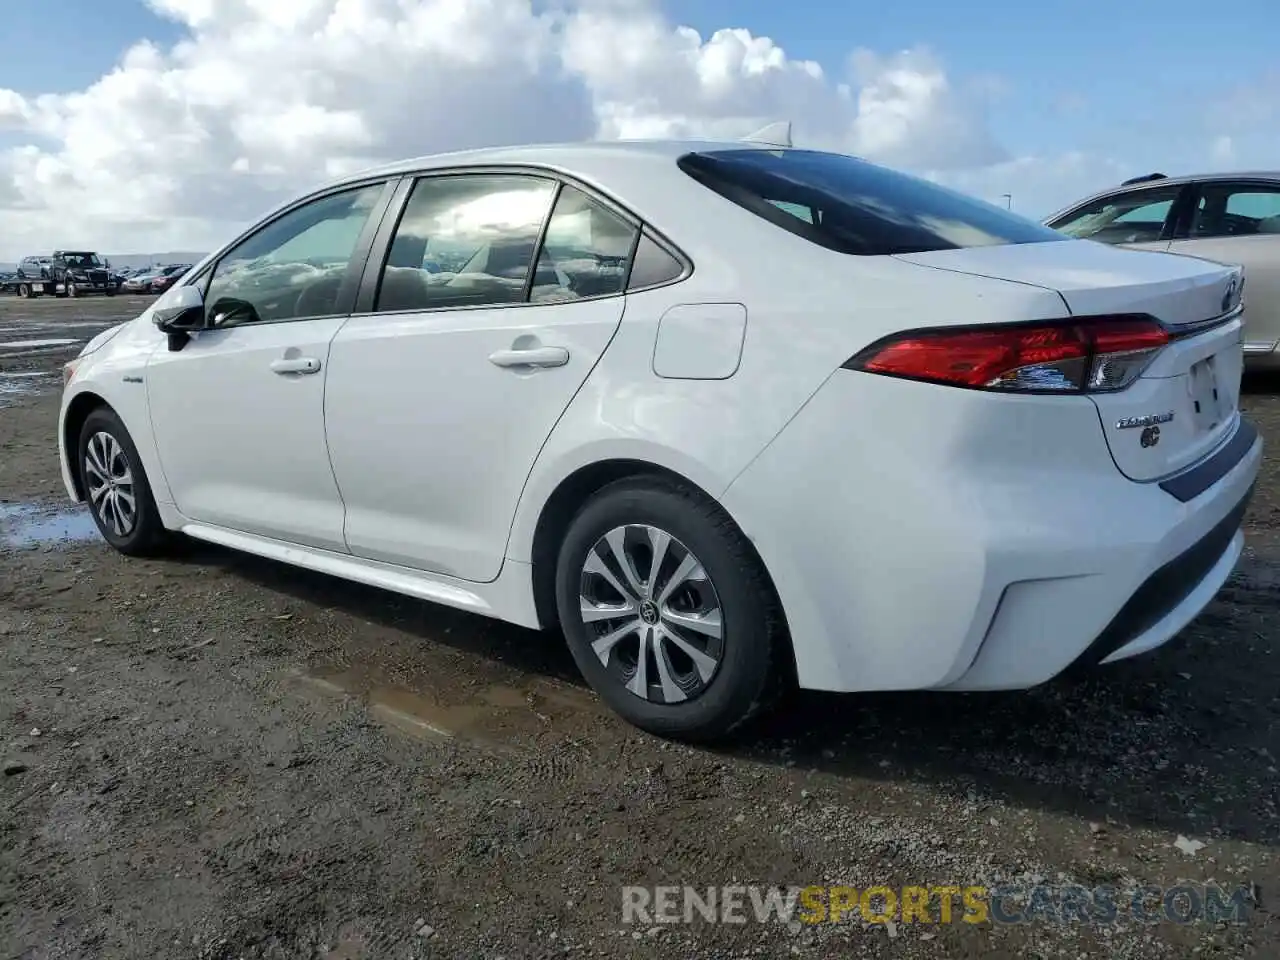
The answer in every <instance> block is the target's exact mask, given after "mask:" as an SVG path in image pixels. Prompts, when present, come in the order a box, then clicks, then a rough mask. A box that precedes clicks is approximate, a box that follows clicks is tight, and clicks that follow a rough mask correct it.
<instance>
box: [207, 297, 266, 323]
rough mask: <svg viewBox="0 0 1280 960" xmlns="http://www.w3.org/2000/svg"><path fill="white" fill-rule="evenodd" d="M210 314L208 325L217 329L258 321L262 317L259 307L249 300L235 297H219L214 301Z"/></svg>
mask: <svg viewBox="0 0 1280 960" xmlns="http://www.w3.org/2000/svg"><path fill="white" fill-rule="evenodd" d="M209 314H210V316H209V323H208V326H209V327H212V328H217V329H221V328H222V327H235V326H239V325H240V324H242V323H257V322H258V321H260V320H261V319H262V318H261V317H260V316H258V309H257V307H255V306H254V305H253V304H252V303H250V302H249V301H248V300H238V299H236V298H235V297H219V298H218V299H217V300H215V301H214V303H213V307H212V309H211V310H210V311H209Z"/></svg>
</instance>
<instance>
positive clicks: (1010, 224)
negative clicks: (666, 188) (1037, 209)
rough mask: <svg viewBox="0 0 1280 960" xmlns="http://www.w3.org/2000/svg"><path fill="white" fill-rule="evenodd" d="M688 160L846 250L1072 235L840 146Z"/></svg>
mask: <svg viewBox="0 0 1280 960" xmlns="http://www.w3.org/2000/svg"><path fill="white" fill-rule="evenodd" d="M678 162H679V165H680V169H682V170H683V171H684V172H685V173H687V174H688V175H689V176H691V177H693V178H694V179H695V180H697V181H698V182H699V183H701V184H703V185H704V186H706V187H708V188H709V189H711V190H714V191H716V192H717V193H719V194H721V195H722V196H724V197H726V198H727V199H729V200H732V201H733V202H734V203H736V204H738V205H739V206H741V207H745V208H746V209H747V210H750V211H751V212H752V213H754V214H756V215H757V216H759V217H761V218H762V219H764V220H768V221H769V222H770V223H773V224H775V225H776V226H778V227H780V228H782V229H783V230H786V231H788V232H789V233H794V234H796V235H798V236H801V237H804V238H805V239H807V240H810V241H812V242H813V243H816V244H818V245H820V246H823V247H827V248H828V249H831V250H837V251H839V252H841V253H849V254H857V255H862V256H883V255H886V254H895V253H923V252H926V251H930V250H954V249H958V248H961V247H982V246H996V245H1004V244H1014V243H1047V242H1050V241H1063V240H1065V239H1066V238H1065V237H1063V236H1062V234H1060V233H1058V232H1056V231H1054V230H1050V229H1049V228H1048V227H1045V226H1042V225H1041V224H1039V223H1036V222H1034V221H1032V220H1028V219H1026V218H1025V217H1022V216H1019V215H1018V214H1015V213H1011V212H1009V211H1007V210H1003V209H1001V208H999V207H996V206H994V205H992V204H989V203H985V202H983V201H981V200H978V199H976V198H973V197H968V196H966V195H965V194H962V193H959V192H957V191H954V190H950V189H948V188H946V187H942V186H939V185H938V184H935V183H931V182H929V181H928V180H922V179H920V178H917V177H913V176H909V175H907V174H904V173H898V172H897V171H894V170H889V169H887V168H885V167H880V166H877V165H875V164H872V163H867V162H866V161H864V160H859V159H857V158H856V157H849V156H845V155H843V154H838V153H825V152H821V151H814V150H759V149H738V150H717V151H709V152H705V153H690V154H686V155H685V156H683V157H681V158H680V160H679V161H678Z"/></svg>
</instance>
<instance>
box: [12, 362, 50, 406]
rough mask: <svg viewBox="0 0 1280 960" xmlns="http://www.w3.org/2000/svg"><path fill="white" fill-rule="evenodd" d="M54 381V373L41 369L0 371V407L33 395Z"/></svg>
mask: <svg viewBox="0 0 1280 960" xmlns="http://www.w3.org/2000/svg"><path fill="white" fill-rule="evenodd" d="M53 382H54V375H53V374H51V373H46V372H45V371H43V370H22V371H18V372H16V373H0V407H3V406H5V405H6V404H8V403H13V402H14V401H15V400H21V399H22V398H23V397H30V396H34V395H35V394H37V393H39V392H40V391H41V390H43V389H45V388H46V387H48V386H49V385H51V384H52V383H53Z"/></svg>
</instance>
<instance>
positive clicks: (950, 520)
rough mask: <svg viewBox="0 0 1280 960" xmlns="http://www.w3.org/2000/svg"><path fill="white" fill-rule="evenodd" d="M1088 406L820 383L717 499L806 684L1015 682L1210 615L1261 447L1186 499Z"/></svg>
mask: <svg viewBox="0 0 1280 960" xmlns="http://www.w3.org/2000/svg"><path fill="white" fill-rule="evenodd" d="M1076 399H1077V398H1067V397H1020V398H1009V397H1001V396H993V395H991V394H986V393H983V392H980V391H957V390H952V389H950V388H947V387H932V386H929V385H923V384H912V383H909V382H906V381H895V380H892V379H891V378H886V377H875V376H873V375H864V374H850V373H848V372H844V373H841V374H839V375H837V376H836V377H833V378H832V379H831V380H830V381H829V382H828V383H827V384H826V385H825V386H824V387H823V388H822V389H821V390H819V392H818V394H817V395H815V397H814V398H813V399H812V400H811V401H810V403H809V404H808V405H807V406H806V408H805V409H804V410H802V411H801V413H800V414H799V415H797V417H796V418H795V419H794V420H793V421H792V422H791V423H790V424H789V425H788V427H787V428H786V429H785V430H784V431H783V432H782V434H781V435H780V436H779V437H778V438H777V439H776V440H775V441H774V443H773V444H771V445H770V447H769V448H768V449H767V450H766V451H764V453H762V454H761V456H760V457H759V458H757V460H756V461H755V462H754V463H753V464H752V465H751V466H750V467H749V468H748V469H747V470H746V471H744V473H743V474H742V475H741V476H740V477H739V478H738V479H737V480H736V481H735V482H734V483H733V484H732V485H731V486H730V488H729V490H728V491H726V492H725V493H724V494H723V495H722V497H721V500H722V502H723V503H724V505H725V507H726V509H728V510H729V512H730V513H731V514H732V515H733V516H734V517H735V519H737V521H738V523H739V524H740V525H741V526H742V528H743V529H744V530H745V531H746V533H747V534H748V536H749V537H751V539H752V541H753V542H754V543H755V545H756V548H757V550H758V551H759V553H760V556H761V557H762V559H763V560H764V562H765V565H766V567H767V568H768V570H769V573H770V575H771V577H772V578H773V580H774V585H775V586H776V588H777V590H778V594H779V597H780V599H781V600H782V604H783V609H784V611H785V613H786V617H787V622H788V626H789V627H790V630H791V635H792V642H793V646H794V649H795V655H796V667H797V674H798V676H799V681H800V684H801V686H803V687H806V688H810V689H821V690H833V691H859V690H894V689H898V690H902V689H937V690H1000V689H1022V688H1027V687H1032V686H1036V685H1037V684H1040V683H1043V682H1045V681H1047V680H1049V679H1052V678H1053V677H1054V676H1056V675H1057V674H1059V673H1061V672H1063V671H1064V670H1066V669H1068V668H1069V667H1071V666H1072V665H1073V664H1084V663H1090V662H1092V663H1097V662H1101V661H1103V660H1106V661H1111V660H1116V659H1120V658H1123V657H1127V656H1131V655H1133V654H1136V653H1140V652H1142V651H1143V650H1147V649H1151V648H1152V647H1155V646H1158V645H1159V644H1161V643H1163V642H1165V641H1166V640H1168V639H1169V638H1171V637H1172V636H1174V635H1175V634H1176V633H1177V632H1178V631H1179V630H1180V629H1182V627H1184V626H1185V625H1186V624H1187V623H1188V622H1189V621H1190V620H1191V619H1193V618H1194V617H1195V615H1196V614H1197V613H1199V612H1200V610H1201V609H1203V607H1204V606H1205V605H1206V604H1207V603H1208V602H1209V601H1210V600H1211V599H1212V598H1213V596H1214V594H1215V593H1216V592H1217V590H1218V588H1219V587H1220V586H1221V585H1222V583H1223V582H1224V581H1225V580H1226V578H1227V577H1228V576H1229V575H1230V573H1231V570H1232V568H1233V567H1234V565H1235V563H1236V560H1237V559H1238V557H1239V554H1240V550H1241V545H1242V538H1241V536H1240V535H1239V533H1238V531H1239V526H1240V519H1241V517H1242V515H1243V513H1244V510H1245V509H1246V507H1247V503H1248V496H1249V493H1250V490H1251V489H1252V487H1253V484H1254V481H1255V479H1256V477H1257V473H1258V468H1259V465H1260V462H1261V457H1262V443H1261V441H1260V440H1257V439H1256V438H1255V439H1254V441H1253V442H1252V443H1251V444H1250V445H1249V446H1248V448H1247V449H1244V450H1234V451H1232V455H1233V456H1235V457H1236V459H1235V463H1234V465H1232V466H1231V467H1230V468H1229V469H1226V470H1225V471H1223V472H1222V473H1221V474H1220V475H1219V476H1218V478H1217V479H1216V480H1214V481H1212V482H1210V483H1209V484H1208V485H1206V486H1203V487H1202V488H1201V489H1200V492H1199V493H1198V495H1195V496H1192V497H1190V498H1188V499H1186V500H1180V499H1179V498H1178V497H1176V496H1174V495H1173V493H1171V492H1169V491H1168V490H1165V489H1161V485H1160V484H1159V483H1154V482H1153V483H1137V482H1134V481H1132V480H1129V479H1127V478H1125V477H1124V476H1123V475H1122V474H1120V473H1119V471H1118V470H1117V469H1116V467H1115V464H1114V463H1113V462H1112V460H1111V457H1110V454H1109V452H1108V448H1107V445H1106V440H1105V438H1104V436H1103V435H1102V432H1101V431H1100V430H1099V425H1098V419H1097V415H1096V412H1095V411H1094V409H1093V407H1092V405H1091V404H1090V402H1089V401H1088V400H1087V399H1085V398H1078V399H1079V400H1080V402H1079V403H1077V402H1076ZM858 411H865V412H866V414H865V415H863V416H859V415H857V412H858ZM1241 422H1242V423H1243V421H1241ZM1238 429H1239V428H1238ZM1243 429H1245V430H1250V429H1251V428H1250V427H1248V425H1245V426H1244V428H1243ZM1231 445H1232V444H1231V441H1228V442H1227V444H1224V445H1223V447H1222V448H1220V450H1219V451H1218V452H1217V453H1216V454H1215V455H1214V456H1213V457H1210V458H1209V461H1213V460H1215V459H1217V457H1218V456H1220V455H1222V454H1223V452H1224V451H1226V450H1227V449H1228V448H1229V447H1231ZM1209 461H1206V462H1209ZM1200 467H1201V465H1196V466H1195V467H1192V468H1191V469H1190V470H1188V471H1187V474H1191V473H1194V471H1196V470H1197V469H1199V468H1200ZM1175 479H1176V478H1175ZM1201 479H1203V475H1201ZM784 491H785V492H784Z"/></svg>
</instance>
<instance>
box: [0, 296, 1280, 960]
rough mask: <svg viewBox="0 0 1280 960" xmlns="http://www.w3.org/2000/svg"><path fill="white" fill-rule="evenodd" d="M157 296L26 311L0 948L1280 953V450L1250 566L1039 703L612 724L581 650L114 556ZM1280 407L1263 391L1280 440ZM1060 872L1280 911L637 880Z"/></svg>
mask: <svg viewBox="0 0 1280 960" xmlns="http://www.w3.org/2000/svg"><path fill="white" fill-rule="evenodd" d="M142 302H144V301H142V300H141V299H140V298H126V297H117V298H113V299H110V300H105V299H104V300H77V301H65V300H53V299H44V300H38V301H34V302H28V301H19V300H16V299H13V298H3V299H0V724H3V727H4V733H3V740H2V741H0V744H2V746H0V760H3V761H4V764H5V774H4V776H3V777H0V955H3V956H9V957H23V958H28V957H29V958H36V957H40V958H44V957H130V958H136V957H204V958H235V957H281V958H283V957H289V958H294V957H307V958H312V957H314V958H334V960H337V958H344V960H352V958H366V957H367V958H378V960H381V958H392V957H394V958H408V957H476V958H481V957H483V958H487V960H494V958H498V957H506V958H517V957H519V958H524V957H530V958H532V957H551V956H566V955H567V956H609V957H615V956H616V957H645V958H648V957H673V958H674V957H695V956H696V957H699V958H725V957H769V958H777V957H783V956H800V957H837V956H838V957H943V956H946V957H991V958H1001V957H1009V958H1014V957H1017V958H1022V957H1071V958H1079V957H1107V958H1128V957H1162V958H1163V957H1170V958H1172V957H1192V956H1195V957H1232V958H1234V957H1245V956H1257V957H1263V958H1267V957H1276V956H1280V924H1277V921H1276V918H1275V917H1274V915H1273V914H1272V912H1271V901H1272V900H1274V899H1275V897H1276V896H1277V893H1278V892H1280V864H1278V863H1277V860H1276V856H1275V851H1276V845H1277V842H1278V841H1280V818H1278V817H1277V809H1276V806H1277V800H1278V799H1280V793H1278V791H1277V783H1278V782H1280V781H1278V778H1277V769H1276V765H1277V759H1276V755H1277V752H1280V741H1278V738H1277V722H1276V721H1277V716H1280V682H1278V681H1280V661H1278V660H1277V656H1276V649H1275V648H1276V637H1277V631H1275V629H1274V627H1273V628H1268V627H1267V626H1266V624H1267V623H1268V622H1273V623H1274V620H1273V618H1274V617H1275V614H1276V609H1277V606H1278V605H1280V537H1278V536H1277V520H1278V517H1280V509H1278V506H1277V503H1278V501H1277V492H1278V490H1280V487H1278V484H1280V478H1277V476H1276V468H1275V466H1274V463H1275V461H1274V459H1273V460H1271V462H1269V463H1268V464H1267V465H1266V467H1265V468H1264V469H1265V471H1266V475H1265V477H1264V479H1263V481H1262V483H1261V484H1260V488H1259V492H1258V494H1257V497H1256V499H1255V502H1254V505H1253V507H1252V510H1251V513H1250V515H1249V517H1248V520H1247V528H1248V535H1249V547H1248V549H1247V555H1246V557H1245V559H1244V561H1243V562H1242V563H1241V566H1240V568H1239V570H1238V571H1237V573H1236V575H1235V577H1234V578H1233V579H1232V580H1231V582H1230V584H1229V585H1228V586H1227V588H1226V589H1224V590H1223V592H1222V594H1221V595H1220V597H1219V598H1218V600H1217V601H1215V602H1214V604H1213V605H1212V606H1211V607H1210V608H1209V609H1208V610H1207V611H1206V612H1205V614H1204V615H1203V616H1202V617H1201V618H1200V619H1199V620H1198V621H1197V622H1196V623H1195V624H1193V625H1192V626H1191V627H1190V628H1189V629H1188V630H1187V631H1186V633H1185V634H1184V635H1183V637H1181V638H1179V639H1178V640H1177V641H1175V642H1174V643H1172V644H1170V645H1169V646H1168V647H1166V648H1164V649H1163V650H1161V651H1159V652H1157V653H1155V654H1153V655H1150V656H1148V657H1144V658H1140V659H1138V660H1136V661H1130V662H1127V663H1123V664H1119V665H1116V666H1114V667H1110V668H1106V669H1103V670H1100V671H1098V672H1096V673H1094V674H1092V675H1090V676H1088V677H1086V678H1084V679H1077V680H1073V681H1069V682H1068V681H1062V682H1054V683H1051V684H1048V685H1046V686H1044V687H1042V688H1039V689H1037V690H1035V691H1031V692H1028V693H1020V694H1008V695H1006V694H999V695H923V694H913V695H898V694H895V695H878V696H857V697H833V696H816V695H807V694H802V695H796V696H795V697H793V698H792V700H791V701H790V702H789V703H788V704H786V705H785V707H784V709H783V711H782V712H781V713H780V714H779V715H778V716H776V717H774V718H772V719H771V720H769V721H768V722H766V723H765V724H764V725H763V727H762V728H760V729H757V730H755V731H753V732H752V734H751V736H750V738H749V739H744V740H743V741H742V742H741V743H739V744H737V745H735V746H733V747H730V748H725V749H721V750H715V751H713V750H705V749H691V748H687V747H683V746H674V745H671V744H667V743H664V742H662V741H660V740H657V739H655V738H652V737H649V736H646V735H643V734H638V733H637V732H636V731H634V730H633V729H631V728H629V727H627V726H625V725H624V724H622V723H621V722H620V721H618V720H616V719H614V718H613V716H611V715H610V714H609V713H608V712H607V711H605V710H604V709H603V708H602V707H601V706H600V705H599V704H598V702H597V701H596V699H595V698H594V696H593V695H592V694H591V693H590V692H589V691H587V690H586V689H585V688H584V687H583V686H582V683H581V681H580V680H579V678H578V677H577V675H576V673H575V671H574V669H573V664H572V661H571V660H570V658H569V657H568V655H567V653H566V651H565V650H564V649H563V646H562V644H561V643H560V642H559V641H558V640H557V639H556V638H555V637H552V636H543V635H539V634H535V633H531V632H528V631H524V630H520V629H517V628H513V627H509V626H506V625H503V624H498V623H493V622H489V621H485V620H481V619H477V618H475V617H473V616H470V615H467V614H463V613H460V612H454V611H450V610H447V609H444V608H440V607H434V606H431V605H428V604H425V603H420V602H416V601H413V600H409V599H405V598H400V597H396V596H393V595H390V594H383V593H379V592H377V591H373V590H370V589H365V588H362V587H359V586H354V585H351V584H347V583H344V582H341V581H337V580H332V579H326V578H323V577H320V576H316V575H311V574H308V573H306V572H303V571H298V570H292V569H288V568H285V567H281V566H276V565H272V564H270V563H267V562H264V561H260V560H256V559H253V558H248V557H243V556H238V555H235V554H231V553H229V552H226V551H221V550H217V549H214V548H211V547H205V546H194V545H193V546H191V547H190V548H189V549H187V550H185V551H184V553H183V554H182V555H181V556H179V557H176V558H173V559H170V560H166V561H130V560H126V559H124V558H122V557H119V556H117V555H115V554H114V553H113V552H111V551H109V550H108V549H107V548H106V547H105V545H104V544H103V543H102V542H101V541H100V540H99V539H98V538H97V537H96V536H95V535H94V534H93V532H92V527H91V525H90V524H89V522H88V518H87V516H86V515H84V514H83V513H81V512H76V511H68V510H67V509H66V504H65V503H64V502H63V493H62V490H61V486H60V483H59V481H58V472H57V457H56V449H55V443H54V430H55V420H56V413H57V388H58V380H57V377H56V371H57V368H58V365H59V364H60V363H61V362H63V360H65V359H66V358H67V357H69V356H70V355H72V354H73V353H74V351H75V350H76V349H77V348H78V343H79V342H82V341H83V340H84V339H87V337H89V336H91V335H92V334H93V332H95V331H96V330H97V329H101V328H102V327H104V326H106V325H108V324H109V323H110V322H113V321H114V320H116V319H120V318H122V317H125V316H129V315H131V314H133V313H136V312H137V310H138V309H140V305H141V303H142ZM42 340H71V341H75V342H73V343H70V344H68V343H53V344H41V343H39V342H38V341H42ZM30 341H37V343H36V344H35V345H32V344H31V343H30ZM15 342H17V343H19V344H25V345H18V346H15V345H14V344H15ZM1274 387H1275V384H1271V383H1254V384H1251V385H1250V388H1249V389H1250V392H1249V393H1248V395H1247V396H1246V398H1245V403H1246V407H1247V409H1248V412H1249V414H1250V415H1251V416H1252V417H1253V418H1255V420H1256V421H1257V422H1258V424H1259V426H1260V428H1261V429H1262V430H1263V432H1264V433H1265V434H1266V436H1267V438H1268V442H1269V443H1270V444H1271V449H1272V450H1275V449H1280V400H1277V397H1276V395H1275V391H1274ZM1042 881H1043V882H1049V883H1067V882H1070V883H1080V884H1083V885H1084V886H1086V887H1094V886H1096V885H1098V884H1116V885H1118V886H1121V887H1125V888H1127V887H1129V886H1134V885H1145V884H1154V885H1157V886H1164V887H1168V886H1171V885H1175V884H1177V883H1179V882H1183V881H1192V882H1211V881H1212V882H1216V883H1219V884H1221V885H1222V886H1223V887H1225V888H1228V889H1235V888H1237V887H1241V886H1243V888H1244V889H1245V890H1247V891H1248V897H1249V910H1248V913H1247V919H1246V922H1244V923H1241V924H1235V923H1221V922H1219V923H1211V922H1198V923H1192V924H1186V925H1177V924H1172V923H1169V922H1161V923H1157V924H1149V923H1144V922H1142V921H1140V920H1139V919H1135V918H1133V917H1131V916H1129V915H1127V914H1126V913H1125V912H1124V911H1123V910H1122V912H1121V914H1120V916H1119V917H1118V919H1117V920H1116V922H1114V923H1109V924H1090V923H1081V922H1074V923H1054V922H1050V921H1048V920H1041V921H1037V922H1035V923H1030V924H1022V925H1013V926H1005V925H992V924H982V925H970V924H964V923H952V924H931V925H925V924H920V923H912V924H906V923H898V924H883V923H880V924H870V923H866V922H864V921H861V920H859V919H857V918H856V916H855V917H854V918H853V919H851V920H850V921H848V922H845V923H843V924H838V925H837V924H819V925H806V924H792V925H787V924H782V923H776V922H771V923H757V922H755V921H754V920H752V921H750V922H747V923H740V924H709V923H705V922H702V921H698V922H696V923H694V924H690V925H685V924H674V925H673V924H649V923H640V924H635V923H631V924H628V923H624V922H623V915H622V892H621V888H622V886H623V885H644V886H649V887H652V886H655V885H662V884H692V885H695V886H698V887H703V888H705V887H707V886H719V885H724V884H749V883H759V884H779V885H798V886H805V885H822V884H848V885H852V886H856V887H859V888H864V887H867V886H870V885H879V884H883V885H887V886H890V887H895V888H897V887H902V886H906V885H926V886H936V885H943V884H959V885H967V884H982V885H992V884H996V883H999V882H1021V883H1031V882H1042Z"/></svg>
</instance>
